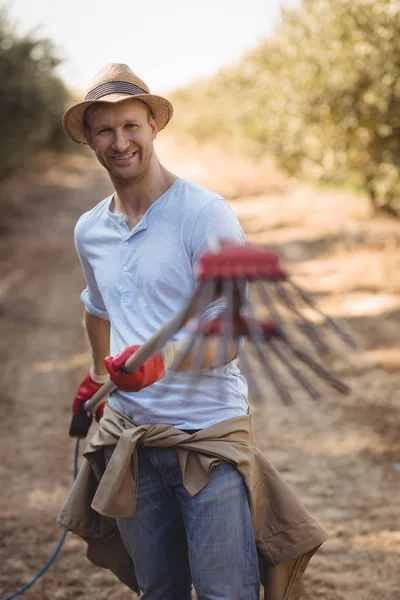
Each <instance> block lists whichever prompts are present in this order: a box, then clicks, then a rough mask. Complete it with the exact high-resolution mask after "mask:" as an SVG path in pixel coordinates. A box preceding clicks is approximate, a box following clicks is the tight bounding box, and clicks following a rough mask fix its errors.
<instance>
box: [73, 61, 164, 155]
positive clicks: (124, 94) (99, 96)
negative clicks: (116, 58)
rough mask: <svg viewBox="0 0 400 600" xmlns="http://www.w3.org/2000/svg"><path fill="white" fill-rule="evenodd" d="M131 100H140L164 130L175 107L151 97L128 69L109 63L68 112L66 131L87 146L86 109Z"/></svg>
mask: <svg viewBox="0 0 400 600" xmlns="http://www.w3.org/2000/svg"><path fill="white" fill-rule="evenodd" d="M131 98H137V99H138V100H141V101H142V102H144V103H145V104H147V105H148V106H149V107H150V109H151V111H152V113H153V116H154V120H155V122H156V125H157V128H158V130H160V129H163V128H164V127H165V126H166V124H167V123H168V121H169V120H170V119H171V117H172V115H173V112H174V109H173V108H172V104H171V103H170V102H169V101H168V100H166V99H165V98H162V97H161V96H155V95H154V94H151V93H150V90H149V88H148V87H147V85H146V84H145V83H144V81H142V80H141V79H139V77H137V76H136V75H135V73H134V72H133V71H132V70H131V69H130V68H129V67H128V65H124V64H122V63H110V64H109V65H106V66H105V67H103V68H102V69H101V70H100V71H99V72H98V73H97V74H96V75H95V77H94V79H93V81H92V82H91V84H90V86H89V88H88V89H87V90H86V94H85V97H84V99H83V102H79V103H78V104H74V106H71V108H69V109H68V110H67V112H66V113H65V115H64V117H63V120H62V124H63V127H64V130H65V131H66V132H67V133H68V135H69V136H70V137H71V138H72V139H73V140H74V142H78V143H79V144H87V141H86V138H85V136H84V133H83V116H84V114H85V111H86V110H87V108H88V107H89V106H90V105H91V104H96V103H98V102H110V103H114V102H122V101H124V100H129V99H131Z"/></svg>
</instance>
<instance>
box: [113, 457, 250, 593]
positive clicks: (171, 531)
mask: <svg viewBox="0 0 400 600" xmlns="http://www.w3.org/2000/svg"><path fill="white" fill-rule="evenodd" d="M113 451H114V447H113V446H108V447H106V448H105V449H104V453H105V459H106V463H108V461H109V460H110V458H111V455H112V453H113ZM137 451H138V459H139V460H138V464H139V469H138V471H139V486H138V497H137V505H136V514H135V516H134V517H127V518H123V519H117V523H118V528H119V531H120V534H121V537H122V540H123V542H124V544H125V547H126V549H127V551H128V552H129V554H130V555H131V557H132V559H133V561H134V563H135V570H136V576H137V579H138V582H139V585H140V588H141V590H142V592H143V595H142V596H141V598H142V600H190V599H191V588H192V582H193V585H194V588H195V590H196V594H197V598H198V600H217V599H218V600H222V599H229V600H258V599H259V590H260V582H259V570H258V560H257V551H256V545H255V540H254V532H253V527H252V521H251V515H250V509H249V504H248V499H247V490H246V486H245V484H244V481H243V478H242V477H241V475H240V474H239V472H238V471H237V469H236V468H235V467H234V466H233V465H232V464H230V463H227V462H221V463H220V464H218V465H217V466H215V467H214V468H213V469H212V472H211V480H210V482H209V483H208V484H207V485H206V487H205V488H203V489H202V490H201V491H200V492H199V493H198V494H196V495H195V496H190V495H189V493H188V492H187V491H186V490H185V488H184V487H183V485H182V475H181V470H180V468H179V463H178V459H177V455H176V452H175V450H174V448H148V447H144V446H138V447H137Z"/></svg>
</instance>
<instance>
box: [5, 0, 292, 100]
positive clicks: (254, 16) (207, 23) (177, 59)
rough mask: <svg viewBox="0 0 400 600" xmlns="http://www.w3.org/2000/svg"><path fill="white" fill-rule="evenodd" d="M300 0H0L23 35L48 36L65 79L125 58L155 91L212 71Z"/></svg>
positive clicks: (81, 82) (77, 83)
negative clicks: (286, 8) (283, 10)
mask: <svg viewBox="0 0 400 600" xmlns="http://www.w3.org/2000/svg"><path fill="white" fill-rule="evenodd" d="M299 2H300V0H198V1H197V2H194V1H193V0H141V1H138V0H64V2H61V0H11V2H10V1H4V0H0V5H8V6H9V7H10V10H9V16H10V17H11V20H12V21H13V22H15V23H16V24H17V26H18V31H19V32H21V33H26V32H28V31H31V30H32V29H36V28H37V32H38V35H39V36H41V37H46V36H48V37H50V38H51V39H52V40H53V41H54V42H55V43H56V45H57V47H58V48H59V51H60V54H61V56H62V57H63V58H64V59H65V63H64V64H63V65H62V67H61V68H60V69H59V72H60V74H61V75H62V77H63V78H64V79H65V81H66V82H67V84H69V85H70V86H72V87H75V88H80V89H85V88H86V87H87V85H88V84H89V83H90V80H91V79H92V77H93V75H94V74H95V73H96V71H98V70H99V69H100V68H101V67H102V66H103V65H104V64H106V63H109V62H124V63H127V64H129V66H130V67H131V68H132V69H133V70H134V71H135V72H136V73H137V75H139V77H141V78H142V79H144V80H145V81H146V83H147V84H148V85H149V87H150V89H151V90H152V91H153V92H155V93H162V92H165V91H168V90H170V89H173V88H175V87H177V86H180V85H184V84H186V83H188V82H190V81H193V80H195V79H198V78H199V77H203V76H207V75H211V74H212V73H214V72H215V71H216V70H218V69H219V68H220V67H221V66H225V65H227V64H229V63H231V62H233V61H235V60H237V59H238V58H239V57H240V56H241V55H242V54H243V53H244V52H245V51H246V50H248V49H250V48H252V47H253V46H255V45H256V44H257V42H258V41H259V40H261V39H262V38H264V37H266V36H267V35H268V34H269V33H270V32H271V30H272V28H273V26H274V24H276V23H277V22H278V21H279V9H280V6H295V5H298V4H299Z"/></svg>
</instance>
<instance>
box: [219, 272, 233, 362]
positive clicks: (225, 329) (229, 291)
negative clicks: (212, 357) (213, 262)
mask: <svg viewBox="0 0 400 600" xmlns="http://www.w3.org/2000/svg"><path fill="white" fill-rule="evenodd" d="M222 294H223V296H224V298H225V299H226V303H227V306H226V308H225V310H224V312H223V313H222V336H221V343H220V348H219V351H218V363H221V365H224V364H225V363H226V361H227V354H228V343H229V340H231V339H232V338H233V326H232V319H233V304H232V302H233V281H232V279H224V280H223V282H222Z"/></svg>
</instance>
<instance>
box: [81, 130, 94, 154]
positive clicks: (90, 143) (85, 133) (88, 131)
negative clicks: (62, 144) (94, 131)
mask: <svg viewBox="0 0 400 600" xmlns="http://www.w3.org/2000/svg"><path fill="white" fill-rule="evenodd" d="M83 135H84V136H85V138H86V141H87V143H88V146H89V148H91V150H93V146H92V136H91V134H90V129H89V128H88V127H84V129H83Z"/></svg>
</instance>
